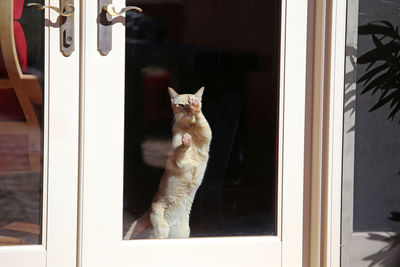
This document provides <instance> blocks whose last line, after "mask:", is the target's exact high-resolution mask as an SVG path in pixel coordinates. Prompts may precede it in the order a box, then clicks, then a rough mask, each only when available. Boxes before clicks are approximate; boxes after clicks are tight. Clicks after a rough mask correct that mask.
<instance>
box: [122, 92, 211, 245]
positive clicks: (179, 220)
mask: <svg viewBox="0 0 400 267" xmlns="http://www.w3.org/2000/svg"><path fill="white" fill-rule="evenodd" d="M203 92H204V87H201V88H200V89H199V90H198V91H197V92H196V93H195V94H193V95H192V94H181V95H179V94H178V93H177V92H175V90H174V89H173V88H171V87H168V93H169V95H170V98H171V106H172V111H173V113H174V122H173V126H172V144H171V149H170V153H169V155H168V158H167V163H166V167H165V171H164V174H163V175H162V177H161V180H160V184H159V187H158V190H157V193H156V194H155V196H154V198H153V200H152V203H151V208H150V209H149V210H147V211H146V213H145V214H144V215H143V216H141V217H140V218H139V219H138V220H136V221H135V222H133V223H132V225H131V226H130V228H129V230H128V232H127V234H126V235H125V237H124V239H131V237H137V236H138V235H141V236H142V237H147V238H187V237H189V236H190V227H189V216H190V210H191V208H192V203H193V200H194V197H195V194H196V191H197V189H198V188H199V186H200V184H201V182H202V180H203V176H204V172H205V170H206V167H207V162H208V157H209V149H210V143H211V137H212V132H211V128H210V126H209V124H208V122H207V120H206V118H205V117H204V115H203V113H202V111H201V107H202V96H203ZM143 233H145V234H143Z"/></svg>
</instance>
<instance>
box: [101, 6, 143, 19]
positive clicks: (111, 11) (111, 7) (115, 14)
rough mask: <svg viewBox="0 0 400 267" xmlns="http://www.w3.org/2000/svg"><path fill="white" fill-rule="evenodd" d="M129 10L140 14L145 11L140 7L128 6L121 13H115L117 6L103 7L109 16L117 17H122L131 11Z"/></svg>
mask: <svg viewBox="0 0 400 267" xmlns="http://www.w3.org/2000/svg"><path fill="white" fill-rule="evenodd" d="M129 10H135V11H137V12H139V13H142V12H143V10H142V9H141V8H140V7H137V6H127V7H124V8H123V9H121V11H120V12H116V11H115V6H114V5H113V4H108V5H104V6H103V11H105V12H107V13H108V14H109V15H111V16H114V17H117V16H120V15H122V14H123V13H124V12H126V11H129Z"/></svg>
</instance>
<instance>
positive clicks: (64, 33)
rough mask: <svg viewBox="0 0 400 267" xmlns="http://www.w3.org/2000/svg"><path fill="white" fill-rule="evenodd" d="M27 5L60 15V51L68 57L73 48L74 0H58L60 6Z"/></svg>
mask: <svg viewBox="0 0 400 267" xmlns="http://www.w3.org/2000/svg"><path fill="white" fill-rule="evenodd" d="M26 6H27V7H37V8H38V9H39V10H44V9H46V8H49V9H52V10H54V11H55V12H57V13H58V14H59V15H60V51H61V53H62V54H63V55H64V56H66V57H69V56H70V55H71V54H72V52H74V50H75V38H74V36H75V33H74V12H75V7H74V0H60V8H58V7H55V6H46V5H42V4H39V3H29V4H27V5H26Z"/></svg>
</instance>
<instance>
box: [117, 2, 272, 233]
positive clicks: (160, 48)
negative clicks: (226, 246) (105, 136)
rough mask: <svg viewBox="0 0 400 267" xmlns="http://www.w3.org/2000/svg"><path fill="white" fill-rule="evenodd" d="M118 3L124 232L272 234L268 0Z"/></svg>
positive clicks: (270, 86)
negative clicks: (122, 36) (122, 38)
mask: <svg viewBox="0 0 400 267" xmlns="http://www.w3.org/2000/svg"><path fill="white" fill-rule="evenodd" d="M126 4H127V5H138V6H140V7H141V8H143V10H144V13H143V14H138V13H135V12H129V13H128V14H127V16H126V65H125V67H126V73H125V77H126V83H125V84H126V87H125V98H126V100H125V162H124V163H125V172H124V218H123V221H124V225H123V228H124V231H123V232H124V236H125V237H124V238H125V239H128V238H131V239H135V238H160V237H170V238H181V237H188V236H189V224H190V236H191V237H202V236H207V237H209V236H242V235H275V234H276V231H277V230H276V228H277V225H276V215H277V214H276V209H277V199H276V195H277V169H276V165H277V157H276V155H277V144H278V140H277V133H278V128H277V125H278V122H277V118H278V92H279V87H278V86H279V82H278V81H279V78H278V70H279V47H280V44H279V42H280V23H279V22H280V18H279V14H280V2H279V1H263V0H256V1H250V2H249V1H244V0H241V1H239V0H238V1H227V0H221V1H213V0H208V1H195V0H154V1H136V0H135V1H130V0H128V1H126ZM169 86H170V87H172V88H173V89H174V90H175V91H176V92H177V94H179V96H178V95H175V92H174V91H172V90H171V91H170V94H169V92H168V89H167V88H168V87H169ZM202 86H205V89H204V93H203V95H202V97H200V94H201V90H199V89H200V88H201V87H202ZM196 92H198V94H197V95H193V94H195V93H196ZM185 94H192V96H191V97H193V99H192V100H189V99H188V98H187V95H185ZM200 101H201V103H202V107H201V110H202V112H200V113H197V110H198V106H197V102H200ZM171 102H172V103H171ZM171 106H172V108H174V114H173V111H172V108H171ZM178 114H182V115H178ZM202 114H203V115H204V117H205V119H204V118H203V115H202ZM174 115H175V120H174V122H173V118H174ZM206 121H208V125H209V127H210V128H211V131H212V141H211V145H210V149H209V152H207V147H208V146H207V143H208V142H209V132H208V126H207V124H206ZM188 133H189V134H190V136H188V135H185V134H188ZM171 140H174V142H173V144H172V150H170V146H171ZM167 158H169V160H167ZM207 159H208V164H207V165H206V166H207V167H206V171H205V175H204V177H203V172H202V170H203V169H204V166H205V163H206V161H207ZM167 162H168V163H167ZM166 166H167V167H166ZM163 173H164V175H163ZM161 177H163V178H162V182H161V185H160V187H159V184H160V178H161ZM200 182H201V184H200ZM199 185H200V186H199ZM198 186H199V188H198V190H197V192H196V189H197V187H198ZM156 192H158V193H157V194H156ZM194 194H195V196H194ZM193 198H194V202H193V205H191V202H192V200H193ZM152 203H153V204H152ZM146 211H147V213H146ZM189 213H190V216H189V215H188V214H189ZM189 217H190V218H189ZM188 221H189V222H188Z"/></svg>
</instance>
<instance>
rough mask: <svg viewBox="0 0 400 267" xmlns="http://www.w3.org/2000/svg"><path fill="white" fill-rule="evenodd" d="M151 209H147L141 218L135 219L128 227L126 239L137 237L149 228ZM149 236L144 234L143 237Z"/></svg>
mask: <svg viewBox="0 0 400 267" xmlns="http://www.w3.org/2000/svg"><path fill="white" fill-rule="evenodd" d="M149 214H150V210H147V211H146V212H145V213H144V214H143V215H142V216H141V217H140V218H139V219H137V220H135V221H134V222H133V223H132V224H131V226H130V227H129V229H128V232H126V234H125V236H124V240H130V239H135V238H136V237H137V236H138V235H140V234H142V233H143V232H144V231H145V230H148V229H149V228H150V227H151V225H150V217H149ZM146 237H147V238H148V236H146V235H145V236H143V238H146Z"/></svg>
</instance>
